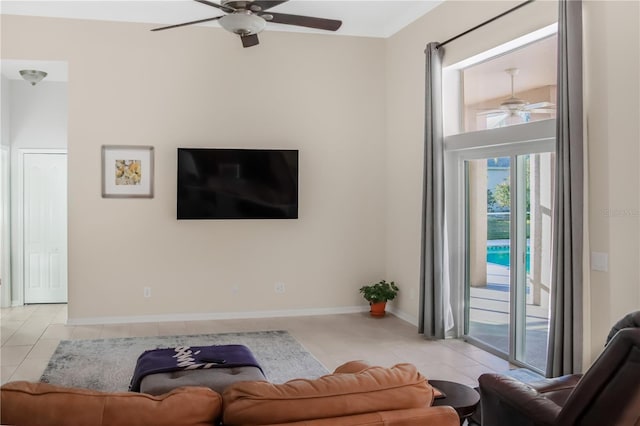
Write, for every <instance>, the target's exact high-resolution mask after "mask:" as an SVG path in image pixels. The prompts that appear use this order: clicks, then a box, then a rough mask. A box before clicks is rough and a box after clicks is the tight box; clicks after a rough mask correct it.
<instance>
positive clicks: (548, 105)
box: [524, 101, 556, 110]
mask: <svg viewBox="0 0 640 426" xmlns="http://www.w3.org/2000/svg"><path fill="white" fill-rule="evenodd" d="M555 107H556V106H555V104H552V103H551V102H546V101H545V102H537V103H535V104H527V105H526V106H525V107H524V108H525V109H529V110H531V109H538V108H555Z"/></svg>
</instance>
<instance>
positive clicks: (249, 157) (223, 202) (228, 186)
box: [177, 148, 298, 219]
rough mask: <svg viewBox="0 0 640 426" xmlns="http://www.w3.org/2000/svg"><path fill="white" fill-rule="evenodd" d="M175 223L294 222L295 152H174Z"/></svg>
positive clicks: (234, 150) (295, 213) (295, 200)
mask: <svg viewBox="0 0 640 426" xmlns="http://www.w3.org/2000/svg"><path fill="white" fill-rule="evenodd" d="M177 208H178V214H177V217H178V219H297V218H298V151H297V150H282V149H218V148H178V203H177Z"/></svg>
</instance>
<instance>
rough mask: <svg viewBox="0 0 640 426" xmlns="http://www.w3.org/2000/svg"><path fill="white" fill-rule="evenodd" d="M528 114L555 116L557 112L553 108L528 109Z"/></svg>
mask: <svg viewBox="0 0 640 426" xmlns="http://www.w3.org/2000/svg"><path fill="white" fill-rule="evenodd" d="M527 112H532V113H534V114H555V113H556V110H555V109H552V108H535V109H528V110H527Z"/></svg>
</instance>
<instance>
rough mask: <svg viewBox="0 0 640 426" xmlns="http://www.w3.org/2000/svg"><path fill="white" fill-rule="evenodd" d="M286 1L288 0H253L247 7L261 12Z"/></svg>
mask: <svg viewBox="0 0 640 426" xmlns="http://www.w3.org/2000/svg"><path fill="white" fill-rule="evenodd" d="M288 1H289V0H253V1H252V2H251V6H249V9H251V10H252V11H254V12H262V11H263V10H267V9H271V8H272V7H276V6H278V5H279V4H282V3H286V2H288Z"/></svg>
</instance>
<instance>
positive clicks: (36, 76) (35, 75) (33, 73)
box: [20, 70, 47, 86]
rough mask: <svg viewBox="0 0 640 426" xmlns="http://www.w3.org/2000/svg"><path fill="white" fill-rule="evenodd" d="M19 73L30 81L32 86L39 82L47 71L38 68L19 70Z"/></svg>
mask: <svg viewBox="0 0 640 426" xmlns="http://www.w3.org/2000/svg"><path fill="white" fill-rule="evenodd" d="M20 75H21V76H22V78H24V79H25V80H26V81H27V82H28V83H31V85H32V86H35V85H36V84H38V83H40V82H41V81H42V79H43V78H45V77H46V76H47V73H46V72H44V71H38V70H20Z"/></svg>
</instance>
